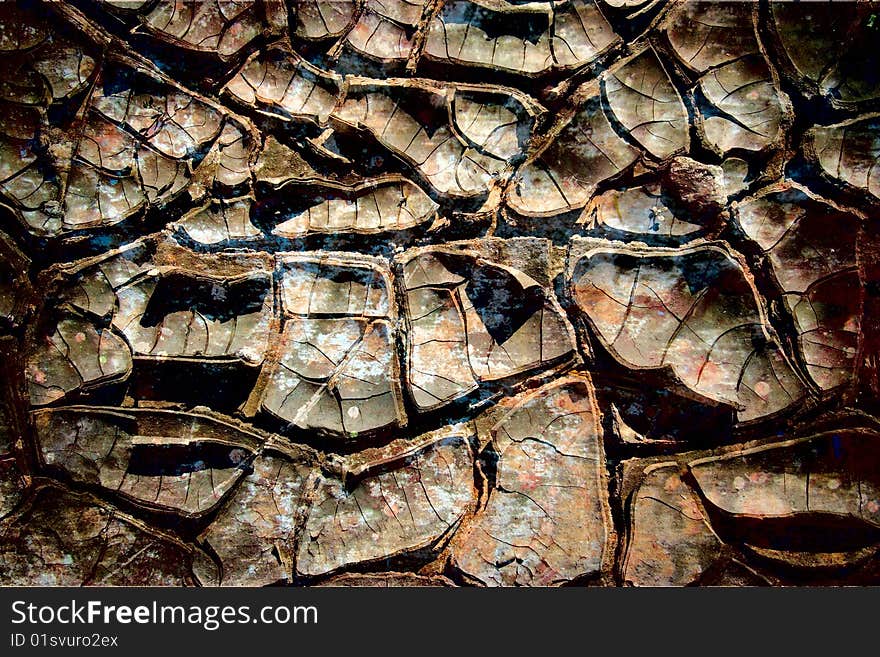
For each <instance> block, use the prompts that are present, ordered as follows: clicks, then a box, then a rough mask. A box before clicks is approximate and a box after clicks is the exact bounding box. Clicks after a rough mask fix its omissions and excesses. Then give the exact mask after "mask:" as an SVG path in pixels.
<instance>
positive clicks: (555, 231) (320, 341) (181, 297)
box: [0, 0, 880, 586]
mask: <svg viewBox="0 0 880 657" xmlns="http://www.w3.org/2000/svg"><path fill="white" fill-rule="evenodd" d="M878 44H880V4H877V3H873V2H860V3H849V2H844V3H838V2H835V3H822V4H820V3H801V4H792V3H776V2H761V3H750V2H705V3H703V2H676V1H672V0H670V1H668V2H667V1H665V0H595V1H593V0H569V1H563V2H541V1H536V2H529V3H526V2H521V1H513V0H510V1H505V0H479V1H474V2H471V1H463V0H446V1H445V2H444V1H443V0H427V2H425V3H420V2H415V1H410V0H381V1H380V0H288V1H287V2H286V3H285V2H284V0H254V1H242V2H225V1H221V0H205V1H203V2H173V1H166V0H146V1H141V2H133V1H123V2H111V1H109V0H106V1H104V0H75V1H73V2H68V3H61V2H37V1H30V2H21V3H17V2H4V3H0V216H2V223H0V367H2V373H0V382H2V402H0V584H7V585H8V584H17V585H60V584H69V585H79V584H87V585H124V584H130V585H202V586H211V585H218V584H219V585H235V586H263V585H269V584H277V583H288V584H294V585H339V586H454V585H477V586H547V585H564V584H568V585H607V586H615V585H616V586H621V585H637V586H657V585H660V586H669V585H672V586H682V585H692V584H697V585H732V586H744V585H790V584H818V585H830V584H878V583H880V555H878V551H880V421H878V419H877V413H878V412H880V404H878V400H880V378H878V366H880V361H878V351H880V299H878V293H880V286H878V273H880V160H878V158H880V45H878Z"/></svg>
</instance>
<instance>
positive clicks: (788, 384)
mask: <svg viewBox="0 0 880 657" xmlns="http://www.w3.org/2000/svg"><path fill="white" fill-rule="evenodd" d="M568 275H569V277H570V278H569V280H570V290H571V294H572V297H573V299H574V301H575V303H576V304H577V307H578V308H579V310H580V311H581V312H582V313H584V317H585V319H586V321H587V322H588V323H589V325H590V326H591V327H592V329H593V330H594V331H595V333H596V335H597V337H598V338H599V340H600V341H601V342H602V344H603V345H604V346H605V347H606V348H607V349H608V350H609V351H610V352H611V354H612V355H613V356H614V357H615V358H616V359H617V360H618V361H619V362H620V363H621V364H623V365H625V366H627V367H630V368H635V369H651V368H669V369H671V370H672V372H673V373H674V374H675V376H676V377H677V378H678V379H679V380H680V381H681V382H682V383H683V384H684V385H685V386H686V387H688V388H690V389H691V390H693V391H694V392H696V393H699V394H700V395H702V396H704V397H706V398H708V399H710V400H715V401H717V402H721V403H724V404H729V405H731V406H732V407H734V408H735V409H736V411H737V417H738V418H739V420H740V421H748V420H755V419H758V418H762V417H765V416H767V415H771V414H773V413H777V412H779V411H782V410H783V409H785V408H787V407H789V406H791V405H792V404H793V403H795V402H796V401H798V400H799V399H800V398H801V397H803V395H804V394H805V386H804V384H803V383H802V382H801V381H800V379H799V377H798V376H797V374H796V373H795V371H794V370H793V368H792V366H791V364H790V363H789V360H788V359H787V357H786V356H785V355H784V353H783V352H782V350H781V349H780V347H779V345H778V343H777V341H776V340H775V339H774V337H773V336H772V334H771V333H770V329H769V327H768V324H767V321H766V318H765V315H764V311H763V309H762V307H761V305H760V303H759V301H758V297H757V292H756V291H755V289H754V287H753V286H752V284H751V283H750V282H749V279H748V278H747V277H746V275H745V273H744V271H743V269H742V267H741V265H740V264H739V263H737V262H736V261H735V260H734V259H733V258H732V257H731V256H729V255H728V254H727V253H725V252H724V251H723V250H721V249H720V248H718V247H715V246H702V247H696V248H690V249H680V250H665V249H649V248H645V249H638V248H633V249H623V248H614V247H607V246H604V245H595V246H594V245H593V244H592V243H591V242H589V241H588V240H583V241H581V240H575V241H574V242H573V243H572V247H571V252H570V256H569V270H568Z"/></svg>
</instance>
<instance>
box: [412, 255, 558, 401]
mask: <svg viewBox="0 0 880 657" xmlns="http://www.w3.org/2000/svg"><path fill="white" fill-rule="evenodd" d="M397 266H398V268H399V271H400V276H401V277H402V284H403V288H404V292H405V295H404V312H405V320H406V328H407V333H406V353H407V365H406V377H407V379H406V380H407V384H408V386H409V392H410V394H411V396H412V399H413V402H414V403H415V405H416V408H417V409H419V410H423V411H424V410H430V409H434V408H437V407H439V406H442V405H444V404H447V403H449V402H451V401H453V400H455V399H458V398H460V397H463V396H465V395H467V394H468V393H470V392H472V391H474V390H476V389H477V388H478V387H479V386H480V385H481V384H483V383H486V382H490V381H499V380H503V379H507V378H509V377H513V376H515V375H520V374H525V373H528V372H533V371H539V370H542V369H547V368H549V367H552V366H554V365H556V364H558V363H560V362H561V361H563V360H565V359H567V358H568V359H570V358H571V357H572V355H573V352H574V339H573V336H572V334H571V332H570V328H569V327H568V324H567V322H566V321H565V316H564V313H563V311H562V310H561V308H560V307H559V305H558V303H557V302H556V300H555V299H554V298H553V297H552V296H551V295H550V294H549V293H548V292H547V291H546V289H545V288H544V287H543V286H542V285H541V284H539V283H538V282H537V281H535V280H534V279H533V278H531V277H530V276H529V275H527V274H525V273H523V272H522V271H520V270H518V269H515V268H514V267H512V266H507V265H504V264H500V263H498V262H493V261H491V260H489V259H487V258H484V257H481V255H480V254H478V253H477V252H475V251H468V250H464V249H462V250H458V249H449V248H433V247H429V248H425V249H414V250H411V251H408V252H406V253H404V254H403V255H402V256H401V257H400V258H399V259H398V260H397Z"/></svg>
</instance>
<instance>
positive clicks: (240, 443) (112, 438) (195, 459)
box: [33, 406, 260, 516]
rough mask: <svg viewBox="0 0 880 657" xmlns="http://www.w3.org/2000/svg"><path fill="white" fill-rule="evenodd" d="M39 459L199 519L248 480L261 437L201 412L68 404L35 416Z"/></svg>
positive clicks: (71, 474) (162, 508) (83, 480)
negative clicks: (117, 408)
mask: <svg viewBox="0 0 880 657" xmlns="http://www.w3.org/2000/svg"><path fill="white" fill-rule="evenodd" d="M33 419H34V425H35V427H36V439H37V445H38V449H39V451H38V456H39V458H40V461H41V462H42V464H43V465H44V466H46V467H48V468H50V469H52V470H53V471H54V470H56V469H58V470H60V471H61V472H63V473H64V476H67V477H70V479H72V480H73V481H75V482H77V483H80V484H86V485H90V486H99V487H101V488H105V489H107V490H109V491H112V492H113V493H117V494H119V495H121V496H123V497H125V498H128V499H130V500H133V501H135V502H136V503H137V504H140V505H143V506H146V507H148V508H150V509H156V510H159V511H164V512H172V513H177V514H181V515H184V516H199V515H202V514H204V513H207V512H208V511H210V510H211V509H213V508H214V507H216V506H217V505H218V504H220V503H221V501H222V500H223V498H224V497H225V496H226V495H227V494H228V492H229V491H230V490H231V489H232V488H233V487H234V486H235V484H236V482H237V481H238V480H239V479H240V478H241V477H242V476H243V474H244V472H245V469H246V468H247V467H248V464H249V461H250V459H251V456H252V450H253V448H254V446H256V445H257V444H258V443H259V442H260V438H259V437H258V436H256V435H253V434H249V433H245V432H244V431H242V430H241V429H239V428H237V427H235V426H233V425H231V424H229V423H227V422H223V421H220V420H214V419H212V418H210V417H207V416H205V415H201V414H195V413H186V414H184V413H177V412H174V411H161V410H156V411H149V410H142V409H125V410H121V409H120V410H115V409H106V408H92V407H82V406H81V407H68V408H62V409H53V410H48V409H47V410H42V411H37V412H35V413H34V415H33Z"/></svg>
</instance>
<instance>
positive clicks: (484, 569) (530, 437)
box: [452, 376, 614, 586]
mask: <svg viewBox="0 0 880 657" xmlns="http://www.w3.org/2000/svg"><path fill="white" fill-rule="evenodd" d="M510 406H511V408H510V409H509V410H508V412H507V413H506V414H505V415H504V416H503V417H502V418H501V420H500V421H499V422H498V423H497V424H496V425H495V426H494V427H493V428H492V429H491V432H490V433H491V437H492V443H491V447H490V450H491V452H492V453H493V455H495V458H496V459H497V461H496V465H495V470H496V472H495V482H494V487H493V488H492V490H491V491H490V493H489V500H488V503H487V504H486V507H485V508H484V509H482V510H481V511H480V512H478V513H477V515H476V517H475V519H474V520H473V522H472V525H471V527H470V529H469V531H468V533H467V534H465V535H463V536H462V535H460V536H458V537H456V540H455V541H454V543H453V547H452V555H453V560H454V564H455V566H456V567H457V568H458V569H459V570H460V571H461V572H463V573H464V574H465V575H466V576H468V577H470V578H473V579H475V580H477V581H478V582H480V583H482V584H486V585H491V586H514V585H516V586H548V585H553V584H562V583H566V582H571V581H572V580H575V579H578V578H596V577H598V576H599V575H600V573H601V570H602V567H603V565H607V563H608V561H609V559H610V557H611V555H612V553H613V547H612V545H613V536H614V530H613V525H612V523H611V515H610V510H609V507H608V487H607V482H606V475H605V469H604V456H603V450H602V438H601V426H600V414H599V410H598V407H597V405H596V400H595V396H594V393H593V388H592V383H591V382H590V380H589V379H588V378H586V377H578V376H570V377H564V378H562V379H559V380H558V381H555V382H553V383H551V384H548V385H546V386H544V387H543V388H540V389H538V390H536V391H534V392H531V393H528V394H526V395H524V396H523V397H521V398H519V399H517V400H516V401H515V402H512V403H511V404H510ZM465 531H467V530H465Z"/></svg>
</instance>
